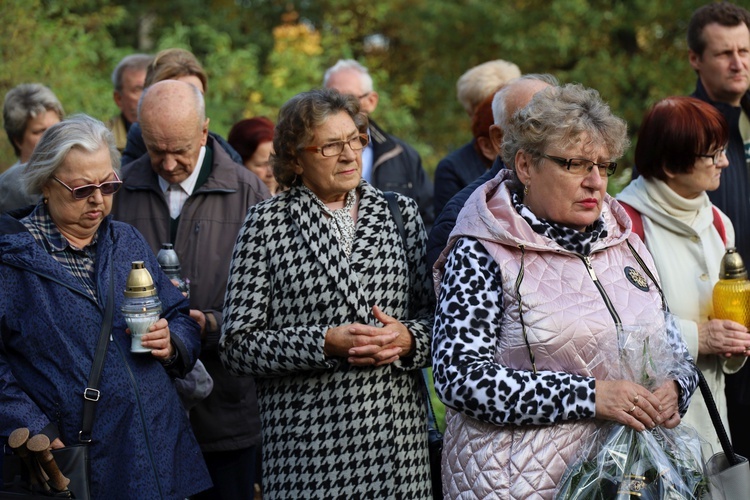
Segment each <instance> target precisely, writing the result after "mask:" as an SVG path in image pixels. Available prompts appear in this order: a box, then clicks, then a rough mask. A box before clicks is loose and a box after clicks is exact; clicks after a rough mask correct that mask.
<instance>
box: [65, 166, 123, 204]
mask: <svg viewBox="0 0 750 500" xmlns="http://www.w3.org/2000/svg"><path fill="white" fill-rule="evenodd" d="M114 174H115V179H116V180H114V181H107V182H102V183H101V184H86V185H85V186H78V187H76V188H72V187H70V186H68V185H67V184H65V183H64V182H63V181H61V180H60V179H58V178H57V177H56V176H54V175H53V176H52V178H53V179H55V180H56V181H57V182H59V183H60V184H62V185H63V186H64V187H65V189H67V190H68V191H70V192H71V194H72V195H73V198H75V199H76V200H85V199H86V198H88V197H89V196H91V195H92V194H94V192H95V191H96V190H97V189H99V190H100V191H101V192H102V196H111V195H113V194H115V193H116V192H117V191H119V190H120V188H121V187H122V181H121V180H120V178H119V177H118V176H117V172H114Z"/></svg>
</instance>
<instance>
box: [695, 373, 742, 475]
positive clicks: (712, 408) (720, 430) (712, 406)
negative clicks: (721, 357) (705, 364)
mask: <svg viewBox="0 0 750 500" xmlns="http://www.w3.org/2000/svg"><path fill="white" fill-rule="evenodd" d="M695 371H696V372H698V386H699V387H700V388H701V394H702V395H703V401H704V402H705V403H706V408H708V413H709V415H710V416H711V422H712V423H713V424H714V429H716V435H717V436H718V437H719V441H720V442H721V448H722V450H723V451H724V455H725V456H726V457H727V460H728V461H729V464H730V465H737V464H739V463H740V462H741V461H742V460H740V458H739V457H737V455H735V454H734V449H733V448H732V443H731V441H730V440H729V436H727V431H726V430H725V429H724V424H723V423H722V422H721V416H720V415H719V410H718V409H717V408H716V402H714V397H713V395H712V394H711V389H710V388H709V387H708V382H706V379H705V377H703V373H701V371H700V368H698V367H697V366H696V367H695Z"/></svg>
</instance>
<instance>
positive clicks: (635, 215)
mask: <svg viewBox="0 0 750 500" xmlns="http://www.w3.org/2000/svg"><path fill="white" fill-rule="evenodd" d="M617 201H618V202H619V203H620V205H622V208H624V209H625V212H627V214H628V216H629V217H630V222H631V223H632V224H633V229H632V232H633V233H635V234H637V235H638V236H639V237H640V238H641V241H643V242H644V243H645V242H646V237H645V236H644V234H643V217H642V216H641V213H640V212H639V211H638V210H636V209H635V208H633V207H631V206H630V205H628V204H627V203H625V202H624V201H620V200H617ZM711 208H712V209H713V214H714V227H715V228H716V231H717V232H718V233H719V236H721V241H723V242H724V244H725V245H726V244H727V229H726V227H724V221H723V220H722V218H721V214H720V213H719V210H718V209H717V208H716V207H711Z"/></svg>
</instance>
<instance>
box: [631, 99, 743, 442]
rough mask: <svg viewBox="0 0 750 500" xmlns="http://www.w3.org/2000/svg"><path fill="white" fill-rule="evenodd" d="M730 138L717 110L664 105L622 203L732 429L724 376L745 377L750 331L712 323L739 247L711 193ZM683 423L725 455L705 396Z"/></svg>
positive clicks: (649, 121) (695, 104)
mask: <svg viewBox="0 0 750 500" xmlns="http://www.w3.org/2000/svg"><path fill="white" fill-rule="evenodd" d="M728 139H729V129H728V126H727V123H726V121H725V120H724V117H723V116H722V115H721V114H720V113H719V112H718V111H717V110H716V108H714V107H713V106H711V105H710V104H707V103H705V102H703V101H700V100H698V99H694V98H692V97H667V98H665V99H662V100H661V101H659V102H657V103H656V104H655V105H654V106H653V107H652V108H651V110H650V111H649V112H648V113H647V114H646V117H645V118H644V120H643V123H642V124H641V129H640V131H639V133H638V143H637V145H636V148H635V162H636V165H637V166H638V172H639V173H640V177H638V178H636V179H635V180H633V181H632V182H631V183H630V185H628V186H627V187H626V188H625V189H624V190H623V191H622V192H621V193H620V194H619V195H618V196H617V199H618V201H620V202H621V203H622V204H623V205H625V208H626V210H628V211H629V213H630V215H631V219H632V220H633V232H636V233H637V234H639V235H640V236H641V238H642V239H643V240H644V242H645V243H646V246H647V247H648V249H649V251H650V252H651V255H653V257H654V262H655V263H656V268H657V270H658V272H659V276H660V277H661V282H662V288H663V290H664V293H665V295H666V298H667V302H668V303H669V306H670V309H671V311H672V313H674V314H675V315H676V316H677V317H678V318H679V325H680V329H681V330H682V335H683V337H684V339H685V342H686V343H687V345H688V349H689V351H690V355H691V356H692V357H693V359H695V360H696V364H697V365H698V368H700V370H701V371H702V372H703V374H704V375H705V377H706V380H707V381H708V383H709V385H710V386H711V392H713V396H714V398H715V400H716V405H717V407H718V408H719V412H720V413H721V415H722V420H723V421H724V426H725V427H726V428H727V429H729V426H728V425H727V400H726V397H725V395H724V384H725V381H724V374H730V373H734V372H736V371H738V370H739V369H740V368H741V367H742V365H743V364H744V363H745V359H746V356H747V355H748V354H750V351H746V350H745V349H746V347H747V346H750V334H748V333H747V328H745V326H744V325H741V324H739V323H735V322H734V321H729V320H722V319H710V318H711V317H712V316H713V310H712V299H711V296H712V291H713V286H714V284H715V283H716V281H717V280H718V278H719V265H720V263H721V259H722V256H723V255H724V251H725V247H728V246H734V228H733V227H732V223H731V222H730V220H729V218H728V217H727V216H726V215H724V213H722V212H721V211H720V210H719V209H717V208H716V207H715V206H713V205H712V204H711V201H710V200H709V199H708V195H707V194H706V191H713V190H715V189H717V188H718V187H719V183H720V182H721V173H722V171H723V169H725V168H726V167H727V166H729V161H728V160H727V157H726V154H725V148H726V145H727V141H728ZM683 421H684V422H685V423H687V424H688V425H690V426H692V427H694V428H695V429H696V430H697V431H698V432H699V433H700V435H701V436H702V437H703V438H704V439H706V440H707V441H708V442H709V443H710V444H711V445H712V446H713V448H714V451H720V450H721V445H720V444H719V440H718V437H717V436H716V432H715V431H714V427H713V425H712V424H711V421H710V419H709V415H708V410H707V409H706V406H705V402H704V401H703V397H702V395H701V394H699V393H695V394H694V395H693V399H692V402H691V404H690V407H689V409H688V411H687V413H686V414H685V416H684V417H683Z"/></svg>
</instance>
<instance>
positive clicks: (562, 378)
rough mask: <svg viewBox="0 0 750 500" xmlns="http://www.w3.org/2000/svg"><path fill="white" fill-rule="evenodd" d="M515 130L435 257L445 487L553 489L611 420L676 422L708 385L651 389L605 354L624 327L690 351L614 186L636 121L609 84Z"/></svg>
mask: <svg viewBox="0 0 750 500" xmlns="http://www.w3.org/2000/svg"><path fill="white" fill-rule="evenodd" d="M504 133H505V135H504V138H503V151H502V157H503V161H504V162H505V165H506V166H507V167H508V168H507V169H506V170H502V171H501V172H500V174H498V176H497V177H495V178H494V179H493V180H491V181H489V182H487V183H486V184H484V185H483V186H482V187H480V188H479V189H477V191H475V192H474V194H473V195H472V196H471V197H470V198H469V200H468V201H467V202H466V205H465V206H464V208H463V210H462V212H461V214H460V216H459V218H458V221H457V224H456V228H455V229H454V231H453V233H452V235H451V238H450V240H449V244H448V247H447V248H446V250H445V251H444V252H443V254H442V255H441V257H440V258H439V259H438V262H437V263H436V265H435V267H436V271H437V273H436V279H437V283H436V287H437V288H439V299H438V300H439V304H438V307H437V317H436V321H435V327H434V338H433V368H434V377H435V388H436V390H437V393H438V395H439V396H440V398H441V399H442V400H443V402H445V404H446V405H447V406H448V412H447V416H446V422H447V428H446V432H445V442H444V450H443V472H442V474H443V487H444V492H445V496H446V498H459V497H460V498H482V499H488V498H497V499H508V498H512V499H529V498H552V497H553V495H554V493H555V488H556V487H557V485H558V484H559V483H560V479H561V477H562V476H563V473H564V472H565V470H566V467H567V466H568V464H570V463H572V462H573V461H574V460H575V459H576V457H577V453H578V452H579V451H580V450H581V447H582V446H584V445H585V444H586V443H587V442H588V441H589V438H590V437H591V436H592V434H593V432H594V431H595V430H596V429H597V428H598V427H599V426H601V424H602V423H604V422H607V421H615V422H619V423H621V424H624V425H627V426H630V427H632V428H634V429H636V430H645V429H647V428H653V427H655V426H660V425H661V426H664V427H666V428H673V427H675V426H677V424H679V422H680V417H681V415H682V414H684V412H685V411H686V409H687V406H688V403H689V400H690V396H691V395H692V393H693V391H694V390H695V387H696V386H697V377H695V376H692V375H688V376H684V377H683V378H677V379H672V380H668V381H667V382H666V383H664V384H662V385H660V386H658V387H657V388H655V389H653V390H651V391H650V390H648V389H646V388H645V387H644V386H642V385H639V384H636V383H634V382H630V381H627V380H620V379H617V378H616V377H612V376H611V374H610V373H609V372H608V369H609V367H608V366H607V364H606V363H599V364H597V363H596V360H597V359H599V356H601V355H602V354H612V353H609V352H602V351H607V350H614V351H615V353H614V356H616V355H617V342H616V341H615V342H613V341H612V339H613V338H616V336H617V334H618V331H620V330H621V329H622V328H623V327H624V326H626V325H628V326H629V325H633V326H640V325H643V326H644V327H648V328H653V329H654V331H655V332H658V333H657V334H659V335H664V336H665V337H667V339H668V341H669V343H668V345H669V346H670V347H669V348H671V349H673V350H674V351H675V352H674V354H675V355H676V356H677V357H678V358H679V359H683V360H684V362H686V363H687V362H690V361H691V360H690V358H689V354H688V352H687V349H686V346H685V344H684V342H683V341H682V338H681V337H680V335H679V331H678V330H677V329H676V327H674V325H673V324H672V323H669V322H666V321H665V315H664V309H665V303H664V301H663V298H662V295H661V291H660V288H659V287H660V285H659V283H658V282H657V281H656V280H657V278H656V271H655V268H654V263H653V260H652V259H651V256H650V254H649V253H648V250H647V249H646V247H645V246H644V244H643V243H642V242H641V240H640V239H639V238H638V237H637V236H636V235H634V234H632V233H631V230H630V229H631V225H630V219H629V218H628V216H627V214H626V213H625V211H624V210H623V209H622V207H621V206H620V205H619V204H617V203H616V202H614V201H613V199H612V198H611V197H610V196H609V195H607V192H606V189H607V180H608V177H609V176H610V175H612V174H613V173H614V172H615V170H616V167H617V164H616V163H615V160H616V159H617V158H619V157H620V156H621V155H622V153H623V151H624V150H625V148H626V147H627V145H628V140H627V135H626V124H625V122H624V121H623V120H621V119H620V118H617V117H615V116H614V115H612V113H611V111H610V109H609V106H607V105H606V104H605V103H604V102H603V101H602V100H601V98H600V96H599V94H598V93H597V92H596V91H595V90H592V89H587V88H585V87H583V86H581V85H564V86H560V87H550V88H548V89H545V90H543V91H541V92H539V93H537V94H536V95H535V96H534V97H533V98H532V99H531V101H530V103H529V104H528V105H527V106H526V107H525V108H522V109H521V110H519V111H518V112H517V113H516V114H515V115H513V117H512V118H511V120H510V123H509V125H508V127H506V130H505V131H504ZM605 359H606V356H605ZM691 373H693V372H691Z"/></svg>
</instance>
